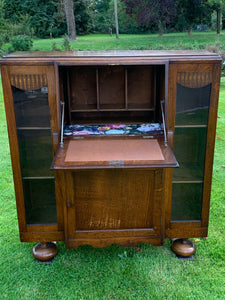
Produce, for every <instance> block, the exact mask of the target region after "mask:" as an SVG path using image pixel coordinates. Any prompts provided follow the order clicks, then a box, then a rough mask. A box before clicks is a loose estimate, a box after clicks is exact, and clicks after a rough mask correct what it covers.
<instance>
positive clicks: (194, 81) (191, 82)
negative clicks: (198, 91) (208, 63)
mask: <svg viewBox="0 0 225 300" xmlns="http://www.w3.org/2000/svg"><path fill="white" fill-rule="evenodd" d="M177 83H179V84H180V85H182V86H185V87H188V88H201V87H204V86H206V85H208V84H210V83H212V73H211V72H200V73H199V72H189V73H188V72H178V73H177Z"/></svg>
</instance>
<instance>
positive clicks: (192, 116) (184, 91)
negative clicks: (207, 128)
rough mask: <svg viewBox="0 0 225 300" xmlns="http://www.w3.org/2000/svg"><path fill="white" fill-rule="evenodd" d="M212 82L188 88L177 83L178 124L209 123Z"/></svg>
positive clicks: (176, 121) (176, 122)
mask: <svg viewBox="0 0 225 300" xmlns="http://www.w3.org/2000/svg"><path fill="white" fill-rule="evenodd" d="M210 93H211V84H209V85H207V86H204V87H201V88H188V87H184V86H182V85H180V84H177V101H176V120H175V124H176V125H206V124H207V123H208V113H209V102H210Z"/></svg>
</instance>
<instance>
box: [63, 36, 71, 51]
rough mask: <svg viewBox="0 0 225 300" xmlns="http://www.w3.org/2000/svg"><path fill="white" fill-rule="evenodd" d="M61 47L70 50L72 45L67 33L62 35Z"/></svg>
mask: <svg viewBox="0 0 225 300" xmlns="http://www.w3.org/2000/svg"><path fill="white" fill-rule="evenodd" d="M63 48H64V50H65V51H71V50H72V47H71V44H70V41H69V38H68V35H66V34H65V35H64V39H63Z"/></svg>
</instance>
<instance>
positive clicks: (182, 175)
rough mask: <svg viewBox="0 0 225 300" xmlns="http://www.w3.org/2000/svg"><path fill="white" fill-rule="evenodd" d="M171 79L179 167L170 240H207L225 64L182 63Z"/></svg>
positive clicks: (175, 175)
mask: <svg viewBox="0 0 225 300" xmlns="http://www.w3.org/2000/svg"><path fill="white" fill-rule="evenodd" d="M170 75H171V79H170V94H169V97H170V98H169V101H170V104H169V106H170V108H171V111H170V113H169V115H170V116H172V118H171V120H170V129H171V131H173V132H174V135H173V141H172V142H173V150H174V154H175V156H176V158H177V161H178V163H179V168H176V169H174V170H173V175H172V191H171V192H172V199H171V215H170V225H169V226H170V228H169V230H168V231H167V233H168V236H169V237H194V236H206V235H207V227H208V219H209V202H210V191H211V180H212V166H213V153H214V142H215V128H216V120H217V102H218V92H219V85H218V82H219V80H218V79H219V76H220V64H217V63H212V62H211V63H209V62H208V63H201V64H200V63H197V62H193V63H192V64H189V63H188V64H187V63H186V64H176V65H172V66H171V69H170ZM174 100H176V101H174Z"/></svg>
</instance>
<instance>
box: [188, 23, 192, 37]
mask: <svg viewBox="0 0 225 300" xmlns="http://www.w3.org/2000/svg"><path fill="white" fill-rule="evenodd" d="M188 35H192V25H190V26H189V27H188Z"/></svg>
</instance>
